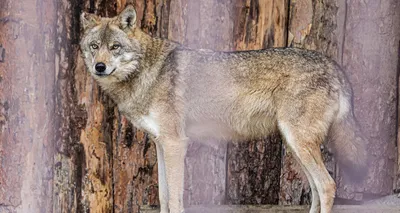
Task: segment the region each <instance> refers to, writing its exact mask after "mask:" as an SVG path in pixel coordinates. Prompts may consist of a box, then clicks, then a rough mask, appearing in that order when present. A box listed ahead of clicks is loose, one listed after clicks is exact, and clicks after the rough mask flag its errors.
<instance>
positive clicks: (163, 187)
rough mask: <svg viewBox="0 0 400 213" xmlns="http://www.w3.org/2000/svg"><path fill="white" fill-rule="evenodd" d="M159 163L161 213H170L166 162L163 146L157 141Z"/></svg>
mask: <svg viewBox="0 0 400 213" xmlns="http://www.w3.org/2000/svg"><path fill="white" fill-rule="evenodd" d="M156 149H157V163H158V197H159V198H160V210H161V211H160V213H168V185H167V177H166V175H165V161H164V152H163V148H162V145H161V144H160V143H159V142H158V141H156Z"/></svg>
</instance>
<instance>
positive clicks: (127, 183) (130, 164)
mask: <svg viewBox="0 0 400 213" xmlns="http://www.w3.org/2000/svg"><path fill="white" fill-rule="evenodd" d="M116 2H117V8H116V10H117V11H122V10H123V9H124V8H125V5H126V4H133V5H134V6H135V9H136V12H137V14H138V19H137V26H138V27H140V28H141V29H142V30H144V31H145V32H147V33H149V34H151V35H153V36H164V37H165V34H166V32H165V28H166V26H165V24H167V23H168V22H166V21H168V15H169V14H168V13H169V10H168V7H169V3H168V1H166V0H156V1H153V0H146V1H139V0H138V1H122V0H117V1H116ZM115 115H116V118H115V119H114V121H113V123H114V124H113V125H114V130H115V132H114V134H113V144H114V145H113V186H114V188H113V190H114V191H113V194H114V195H113V198H114V212H138V211H139V209H140V206H143V205H158V204H159V200H158V185H157V178H158V176H157V175H158V173H157V172H158V170H157V169H158V168H157V156H156V149H155V144H154V142H153V141H152V140H150V139H149V137H148V135H147V134H145V133H144V132H142V131H138V130H137V129H136V128H134V127H133V126H132V124H130V123H129V121H128V120H126V118H124V117H123V116H121V115H120V114H119V113H118V110H117V109H115Z"/></svg>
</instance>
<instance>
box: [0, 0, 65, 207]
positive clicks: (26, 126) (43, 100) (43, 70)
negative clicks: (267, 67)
mask: <svg viewBox="0 0 400 213" xmlns="http://www.w3.org/2000/svg"><path fill="white" fill-rule="evenodd" d="M44 5H46V7H43V6H44ZM42 8H43V9H42ZM55 11H56V4H54V2H53V1H52V0H43V1H42V0H27V1H24V3H23V4H21V3H20V2H18V1H13V0H2V1H1V2H0V32H1V34H0V45H1V46H2V48H1V49H3V48H4V49H3V50H2V51H1V53H0V55H1V57H0V58H1V60H0V81H1V84H0V88H1V89H0V165H1V167H0V212H10V213H11V212H51V209H52V202H53V198H52V191H53V174H54V173H53V155H54V143H53V141H54V137H55V134H56V131H58V125H57V115H56V113H55V103H54V95H55V81H54V79H55V72H54V70H55V57H54V45H55V43H56V37H55V35H56V31H55V30H56V28H55V26H56V21H57V19H56V13H55Z"/></svg>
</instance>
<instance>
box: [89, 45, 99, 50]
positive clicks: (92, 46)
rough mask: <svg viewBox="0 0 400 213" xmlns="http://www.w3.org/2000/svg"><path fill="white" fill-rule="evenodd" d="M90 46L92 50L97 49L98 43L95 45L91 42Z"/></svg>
mask: <svg viewBox="0 0 400 213" xmlns="http://www.w3.org/2000/svg"><path fill="white" fill-rule="evenodd" d="M90 47H91V48H92V49H94V50H97V49H99V45H97V44H91V45H90Z"/></svg>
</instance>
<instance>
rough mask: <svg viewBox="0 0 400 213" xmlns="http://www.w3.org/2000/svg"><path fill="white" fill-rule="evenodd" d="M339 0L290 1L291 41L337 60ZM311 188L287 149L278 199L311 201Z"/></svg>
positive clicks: (328, 164)
mask: <svg viewBox="0 0 400 213" xmlns="http://www.w3.org/2000/svg"><path fill="white" fill-rule="evenodd" d="M337 10H338V6H337V3H336V0H330V1H312V0H297V1H291V2H290V18H289V36H288V45H289V46H293V47H299V48H305V49H311V50H317V51H319V52H322V53H324V54H325V55H327V56H330V57H331V58H333V59H334V60H336V61H337V60H338V59H340V57H338V53H337V52H338V49H337V48H338V40H339V39H338V38H337V35H336V34H337V32H336V30H337V21H336V17H337V16H336V14H337ZM322 151H323V157H324V161H325V165H326V167H327V169H328V171H329V172H330V173H331V174H332V175H335V171H336V170H335V162H334V161H333V160H332V157H331V156H330V155H329V153H328V152H326V150H322ZM310 198H311V191H310V187H309V184H308V180H307V178H306V177H305V175H304V173H303V171H302V169H301V168H300V165H298V163H297V162H296V160H295V159H294V157H293V155H292V154H291V153H290V152H287V151H286V150H285V152H284V155H283V167H282V179H281V189H280V196H279V203H280V204H285V205H288V204H290V205H299V204H310V202H311V200H310Z"/></svg>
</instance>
